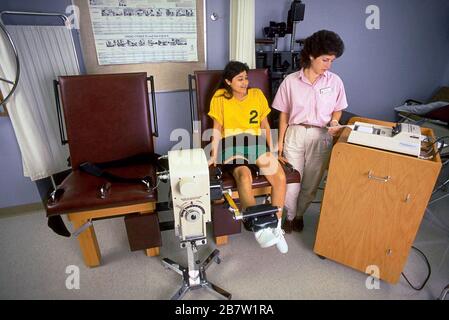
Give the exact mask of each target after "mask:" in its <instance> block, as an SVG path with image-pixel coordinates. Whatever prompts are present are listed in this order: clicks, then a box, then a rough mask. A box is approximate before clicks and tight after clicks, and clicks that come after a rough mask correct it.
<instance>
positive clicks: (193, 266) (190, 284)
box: [162, 241, 232, 300]
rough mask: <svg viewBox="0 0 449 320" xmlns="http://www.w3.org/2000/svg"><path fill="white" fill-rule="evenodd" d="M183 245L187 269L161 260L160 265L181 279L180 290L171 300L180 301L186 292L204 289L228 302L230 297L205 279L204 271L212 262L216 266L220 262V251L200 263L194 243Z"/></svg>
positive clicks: (169, 261)
mask: <svg viewBox="0 0 449 320" xmlns="http://www.w3.org/2000/svg"><path fill="white" fill-rule="evenodd" d="M183 245H185V246H186V247H187V259H188V265H189V266H188V268H186V267H183V266H181V265H179V264H177V263H176V262H174V261H172V260H170V259H168V258H164V259H162V264H163V265H164V266H165V267H166V268H168V269H171V270H173V271H174V272H176V273H178V274H180V275H181V276H182V278H183V283H182V286H181V288H180V289H179V290H178V291H177V292H176V293H175V294H174V295H173V296H172V297H171V300H180V299H182V298H183V297H184V295H185V294H186V293H187V291H189V290H196V289H201V288H206V289H208V290H210V291H212V292H213V293H216V294H218V295H220V296H221V297H222V298H225V299H228V300H230V299H231V297H232V295H231V294H230V293H229V292H227V291H226V290H223V289H222V288H220V287H218V286H216V285H215V284H213V283H211V282H209V281H208V280H207V277H206V269H207V268H208V267H209V265H210V264H211V263H212V261H215V262H216V263H217V264H219V263H220V262H221V259H220V257H219V254H220V251H218V250H217V249H215V250H214V251H213V252H212V253H211V254H210V255H209V256H208V257H207V258H206V260H204V262H202V263H201V262H200V261H199V260H197V252H198V249H197V245H196V241H190V242H186V243H184V244H183Z"/></svg>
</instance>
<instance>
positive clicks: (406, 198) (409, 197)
mask: <svg viewBox="0 0 449 320" xmlns="http://www.w3.org/2000/svg"><path fill="white" fill-rule="evenodd" d="M411 198H412V196H411V195H410V193H409V194H408V195H407V196H406V197H405V200H404V201H405V202H410V199H411Z"/></svg>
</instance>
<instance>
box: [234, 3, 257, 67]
mask: <svg viewBox="0 0 449 320" xmlns="http://www.w3.org/2000/svg"><path fill="white" fill-rule="evenodd" d="M255 37H256V34H255V0H243V1H242V0H231V14H230V32H229V38H230V39H229V57H230V59H231V60H237V61H241V62H245V63H246V64H248V66H249V67H250V69H254V68H255V67H256V52H255V50H256V44H255V40H256V38H255Z"/></svg>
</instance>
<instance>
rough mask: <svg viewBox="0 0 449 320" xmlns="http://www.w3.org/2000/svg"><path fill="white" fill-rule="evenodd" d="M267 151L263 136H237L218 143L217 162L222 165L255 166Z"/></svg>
mask: <svg viewBox="0 0 449 320" xmlns="http://www.w3.org/2000/svg"><path fill="white" fill-rule="evenodd" d="M268 151H269V149H268V146H267V140H266V138H265V137H264V136H255V135H249V134H239V135H236V136H230V137H226V138H225V139H222V140H221V141H220V145H219V147H218V157H217V160H218V161H220V160H221V163H222V164H255V163H256V160H257V159H258V158H259V157H260V156H261V155H263V154H265V153H267V152H268Z"/></svg>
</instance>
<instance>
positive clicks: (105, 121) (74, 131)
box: [59, 73, 154, 169]
mask: <svg viewBox="0 0 449 320" xmlns="http://www.w3.org/2000/svg"><path fill="white" fill-rule="evenodd" d="M59 84H60V92H61V102H62V104H63V110H64V119H65V124H66V131H67V138H68V142H69V150H70V160H71V164H72V169H76V168H78V166H79V165H80V164H81V163H83V162H86V161H89V162H93V163H101V162H108V161H113V160H119V159H124V158H127V157H130V156H134V155H136V154H142V153H153V152H154V146H153V138H152V129H151V120H150V108H149V107H150V104H149V97H148V86H147V74H146V73H127V74H102V75H81V76H64V77H59Z"/></svg>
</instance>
